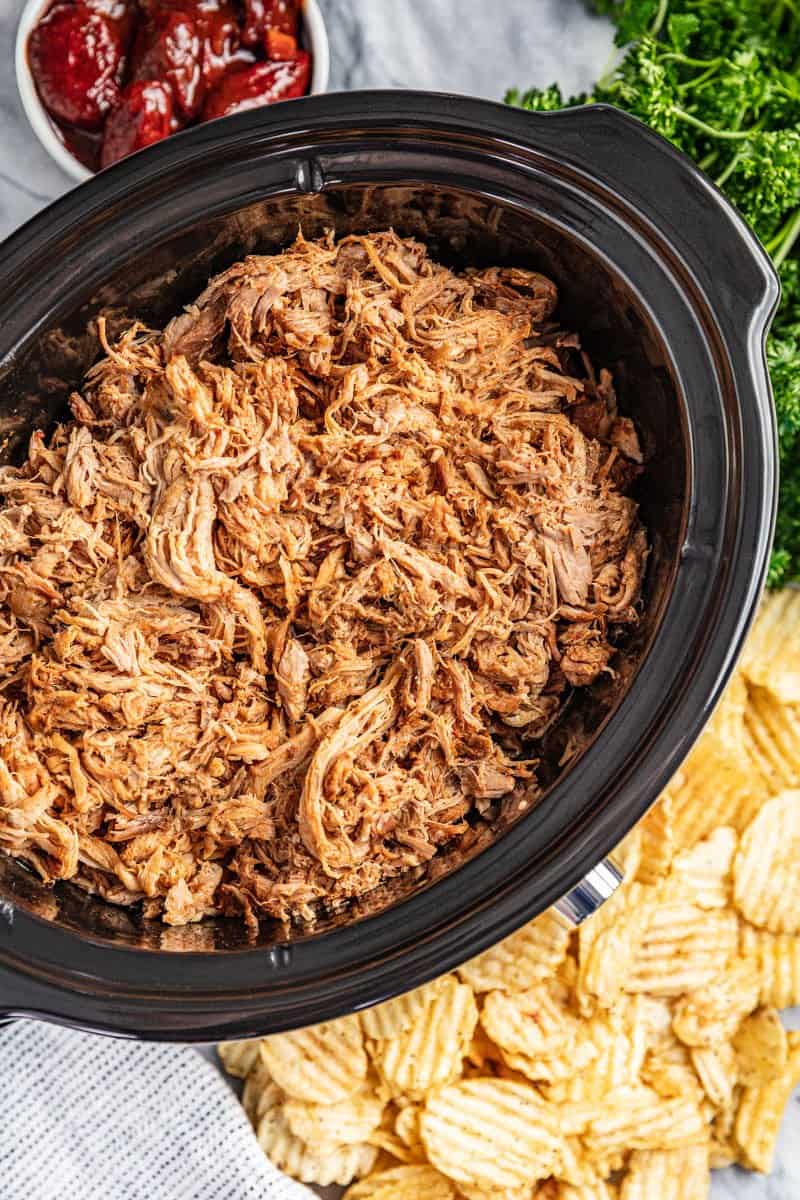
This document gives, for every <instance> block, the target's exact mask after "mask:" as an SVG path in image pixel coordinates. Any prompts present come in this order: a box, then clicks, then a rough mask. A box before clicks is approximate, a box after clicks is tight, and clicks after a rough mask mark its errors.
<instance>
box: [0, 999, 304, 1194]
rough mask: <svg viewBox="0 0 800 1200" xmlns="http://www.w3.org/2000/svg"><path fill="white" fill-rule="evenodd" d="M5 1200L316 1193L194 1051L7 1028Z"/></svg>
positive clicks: (2, 1123) (1, 1042)
mask: <svg viewBox="0 0 800 1200" xmlns="http://www.w3.org/2000/svg"><path fill="white" fill-rule="evenodd" d="M0 1195H1V1196H2V1200H314V1198H313V1196H312V1193H311V1192H309V1190H308V1188H305V1187H303V1186H302V1185H301V1184H299V1183H295V1182H294V1181H293V1180H291V1179H288V1178H287V1177H286V1176H285V1175H282V1174H281V1173H280V1172H279V1171H277V1170H276V1169H275V1167H273V1166H272V1164H271V1163H270V1162H269V1160H268V1159H267V1158H266V1157H265V1156H264V1154H263V1153H262V1151H261V1149H260V1148H259V1145H258V1143H257V1142H256V1139H255V1137H254V1135H253V1131H252V1129H251V1128H250V1125H249V1123H248V1121H247V1118H246V1116H245V1115H244V1111H243V1110H242V1108H241V1106H240V1104H239V1103H238V1101H237V1099H236V1097H235V1096H234V1095H233V1093H232V1092H231V1090H230V1088H229V1087H228V1086H227V1084H226V1083H225V1081H224V1079H223V1078H222V1077H221V1076H220V1075H219V1074H218V1073H217V1072H216V1071H215V1069H214V1067H213V1066H212V1065H211V1064H210V1063H208V1062H204V1061H203V1060H202V1058H200V1056H199V1055H198V1054H197V1053H196V1052H195V1051H194V1050H192V1049H191V1048H189V1047H183V1046H180V1047H179V1046H160V1045H147V1044H144V1043H141V1042H127V1041H113V1040H111V1039H110V1038H102V1037H94V1036H92V1035H91V1034H86V1033H76V1032H75V1031H74V1030H71V1029H60V1028H58V1027H56V1026H55V1025H45V1024H40V1023H38V1022H36V1021H17V1022H16V1023H14V1024H12V1025H8V1026H6V1027H5V1028H3V1029H0Z"/></svg>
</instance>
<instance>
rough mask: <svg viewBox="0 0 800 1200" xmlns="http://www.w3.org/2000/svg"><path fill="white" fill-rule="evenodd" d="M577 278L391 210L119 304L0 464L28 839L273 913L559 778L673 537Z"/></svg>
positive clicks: (191, 892)
mask: <svg viewBox="0 0 800 1200" xmlns="http://www.w3.org/2000/svg"><path fill="white" fill-rule="evenodd" d="M556 299H557V296H556V289H555V287H554V285H553V284H552V283H551V282H550V281H549V280H548V279H545V278H544V277H543V276H541V275H537V274H535V273H534V272H531V271H527V270H520V269H506V268H493V269H490V270H483V271H466V272H464V273H463V274H460V275H458V274H455V273H453V272H452V271H450V270H448V269H446V268H445V267H443V266H440V265H438V264H437V263H436V262H434V261H433V260H432V259H431V258H430V257H429V256H428V254H427V252H426V249H425V247H424V246H422V245H419V244H417V243H416V242H413V241H404V240H401V239H400V238H399V237H397V236H395V235H394V234H393V233H390V232H387V233H380V234H375V235H372V236H369V237H348V238H344V239H343V240H342V241H340V242H338V243H337V242H335V241H334V240H333V238H332V237H331V238H327V239H323V240H320V241H316V242H306V241H304V240H303V239H302V237H300V238H298V240H297V241H296V243H295V244H294V245H293V246H292V247H291V249H289V250H287V251H286V252H285V253H283V254H278V255H275V256H271V257H252V258H248V259H247V260H246V261H244V262H241V263H238V264H237V265H236V266H234V267H232V268H231V269H230V270H228V271H226V272H225V273H224V274H223V275H220V276H219V277H218V278H216V279H214V280H212V281H211V283H210V284H209V286H208V288H207V289H206V291H205V292H204V293H203V295H202V296H201V297H200V298H199V300H198V301H197V303H196V305H194V306H192V307H190V308H189V309H188V310H187V311H186V312H185V313H184V314H182V315H181V316H179V317H177V318H176V319H175V320H174V321H173V322H172V323H171V324H170V325H169V326H168V327H167V328H166V329H165V330H163V331H160V332H159V331H153V330H149V329H145V328H142V327H140V326H134V327H132V328H129V329H128V330H127V331H126V332H125V333H124V335H123V336H122V337H121V338H120V339H119V340H117V341H116V342H115V343H114V344H113V345H112V344H110V343H109V342H108V341H107V339H106V336H105V330H104V327H103V325H102V322H101V326H100V332H101V337H102V340H103V342H104V347H105V351H106V355H105V357H104V358H103V359H102V361H100V362H98V363H97V365H96V366H95V367H94V368H93V369H92V370H91V372H90V373H89V375H88V377H87V379H86V381H85V386H84V389H83V392H82V394H81V395H74V396H73V397H72V413H73V417H74V419H73V420H72V421H70V422H68V423H66V424H64V425H61V426H59V427H58V428H57V429H56V430H55V432H54V433H53V434H52V436H51V437H50V439H49V440H45V438H44V437H43V436H42V435H41V434H39V433H37V434H34V435H33V437H32V439H31V443H30V448H29V453H28V458H27V461H26V462H25V463H24V465H23V466H21V467H19V468H14V467H4V468H2V470H0V497H2V501H1V503H2V508H0V846H1V847H2V848H3V849H4V850H5V851H7V852H8V853H10V854H13V855H16V856H18V857H20V858H22V859H25V860H27V861H28V862H29V863H30V864H31V865H32V866H33V867H34V868H35V869H36V870H37V871H38V872H39V873H40V874H41V875H42V877H43V878H44V879H46V880H50V879H57V878H58V879H74V880H75V881H76V882H78V883H79V884H80V885H82V886H83V887H85V888H88V889H89V890H91V891H94V892H97V893H99V894H100V895H102V896H104V897H107V898H108V899H109V900H112V901H115V902H117V903H121V904H132V903H135V902H137V901H140V900H141V901H143V902H144V911H145V912H146V913H147V914H148V915H151V916H162V917H163V919H164V920H165V921H167V922H169V923H171V924H176V925H177V924H185V923H186V922H190V921H195V920H198V919H200V918H201V917H203V916H204V915H206V914H209V913H213V912H226V913H239V914H242V915H243V916H244V917H245V918H246V920H247V921H248V922H249V923H250V924H251V925H252V924H253V923H254V922H255V921H256V920H257V919H258V917H259V916H261V915H269V916H273V917H277V918H280V919H284V920H313V919H314V915H315V912H316V911H317V910H318V907H319V902H320V901H322V902H325V903H326V904H327V905H329V906H330V905H334V904H340V903H341V902H343V901H345V900H346V899H348V898H351V897H358V896H360V895H363V894H364V893H366V892H367V891H369V890H370V889H372V888H373V887H375V886H376V885H377V884H379V883H381V882H382V881H384V880H386V879H387V878H389V877H391V876H394V875H397V874H398V873H399V872H401V871H403V870H405V869H407V868H408V867H412V866H418V865H420V864H423V863H425V862H426V861H427V860H429V859H430V858H431V857H432V856H433V855H435V854H436V852H437V850H438V848H439V847H441V846H443V845H444V844H445V843H447V842H449V841H451V840H452V839H454V838H457V837H458V836H459V835H461V834H463V833H465V832H466V831H467V830H468V827H469V819H470V816H471V814H474V813H479V814H486V813H490V812H491V811H492V806H495V807H496V806H498V805H513V806H514V807H515V808H516V809H522V808H524V807H525V806H526V805H528V804H530V803H532V802H533V801H534V800H535V798H536V795H537V780H536V739H537V738H538V737H540V736H541V734H542V733H543V731H544V729H545V728H546V727H547V726H548V725H549V724H550V723H551V722H552V721H553V720H554V718H555V717H556V716H557V714H558V713H559V710H560V708H561V707H562V705H563V703H564V700H565V697H566V694H567V692H568V691H569V688H570V686H584V685H586V684H589V683H591V682H592V681H593V680H594V679H596V678H597V676H598V675H599V674H600V673H601V672H610V671H612V669H613V666H612V664H611V659H612V654H613V650H612V640H613V636H614V632H615V630H616V629H617V628H618V627H621V626H625V625H629V624H631V623H633V622H635V620H636V617H637V606H638V604H639V599H640V590H641V579H642V569H643V563H644V559H645V556H646V539H645V535H644V532H643V529H642V527H641V525H640V523H639V520H638V518H637V509H636V504H635V502H634V501H633V500H632V499H631V498H630V497H629V496H628V495H626V494H625V490H626V488H627V487H629V485H630V482H631V480H632V479H633V477H634V476H635V474H636V472H637V471H638V470H639V469H640V468H639V466H638V464H639V463H640V462H641V459H642V455H641V451H640V449H639V444H638V440H637V436H636V432H635V430H634V428H633V426H632V424H631V422H630V421H628V420H626V419H624V418H621V417H619V416H618V415H617V411H616V401H615V397H614V391H613V387H612V384H611V379H610V376H609V375H608V373H607V372H606V371H600V372H599V374H598V375H595V373H594V371H593V369H592V367H591V365H590V364H589V362H588V360H587V359H586V358H585V357H584V359H583V366H582V367H578V366H576V364H580V363H581V357H580V355H579V353H578V350H577V348H576V347H577V338H576V336H575V335H574V334H569V335H568V334H566V333H562V332H561V331H559V329H558V327H557V325H555V323H554V322H553V320H552V316H553V312H554V309H555V305H556ZM570 366H571V368H572V369H571V370H570ZM610 637H611V639H612V640H610Z"/></svg>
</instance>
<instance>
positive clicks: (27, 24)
mask: <svg viewBox="0 0 800 1200" xmlns="http://www.w3.org/2000/svg"><path fill="white" fill-rule="evenodd" d="M52 4H53V0H28V2H27V4H26V5H25V7H24V8H23V10H22V15H21V17H20V20H19V26H18V28H17V46H16V69H17V87H18V88H19V94H20V97H21V99H22V107H23V108H24V109H25V114H26V116H27V118H28V120H29V121H30V123H31V127H32V128H33V132H34V133H35V134H36V136H37V138H38V139H39V141H40V142H41V143H42V145H43V146H44V148H45V150H46V151H47V153H48V154H49V155H50V157H51V158H52V159H54V160H55V161H56V162H57V163H58V165H59V166H60V167H61V169H62V171H66V173H67V175H69V176H71V177H72V178H73V179H77V180H78V181H79V182H81V183H82V182H83V180H84V179H90V178H91V176H92V172H91V171H90V170H89V168H88V167H85V166H84V165H83V163H82V162H79V161H78V159H77V158H75V157H74V156H73V155H72V154H71V153H70V151H69V150H68V149H67V147H66V146H65V145H64V143H63V141H62V140H61V136H60V134H59V131H58V129H57V127H56V126H55V125H54V123H53V121H52V120H51V118H50V115H49V113H48V112H47V109H46V108H45V107H44V105H43V104H42V102H41V100H40V99H39V93H38V92H37V90H36V84H35V83H34V82H33V75H32V73H31V69H30V65H29V63H28V38H29V37H30V35H31V32H32V30H33V28H34V26H35V25H36V24H37V22H38V21H39V19H40V17H41V16H42V15H43V13H44V12H45V11H46V10H47V9H48V8H50V7H51V5H52ZM303 42H304V44H305V46H306V48H307V49H308V50H310V51H311V56H312V60H313V65H312V71H311V89H310V90H311V91H312V92H324V91H326V90H327V87H328V76H329V73H330V48H329V46H328V34H327V30H326V29H325V22H324V20H323V18H322V13H321V12H320V9H319V5H318V3H317V0H304V4H303Z"/></svg>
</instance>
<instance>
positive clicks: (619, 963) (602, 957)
mask: <svg viewBox="0 0 800 1200" xmlns="http://www.w3.org/2000/svg"><path fill="white" fill-rule="evenodd" d="M659 894H660V893H659V891H658V889H657V888H654V887H646V886H644V885H642V884H638V883H633V884H630V885H628V884H624V885H623V886H622V887H620V888H618V889H617V891H616V892H615V893H614V895H613V896H612V897H611V898H610V899H609V900H607V901H606V903H605V904H604V905H603V906H602V907H601V908H600V909H599V910H598V911H597V912H596V913H595V914H594V915H593V916H592V917H590V918H589V920H587V921H584V923H583V925H581V927H580V929H579V931H578V944H579V973H578V986H577V993H578V1001H579V1004H580V1006H581V1011H582V1012H583V1013H584V1014H586V1015H591V1013H592V1012H593V1011H594V1008H595V1007H596V1006H599V1007H600V1008H610V1007H611V1006H612V1004H614V1003H615V1002H616V1001H617V1000H618V999H619V997H620V994H621V993H622V989H623V987H624V986H625V983H626V980H627V978H628V976H629V974H630V971H631V969H632V968H633V964H634V962H635V961H636V958H637V955H638V953H639V950H640V947H641V945H642V942H643V940H644V936H645V932H646V930H647V929H648V927H649V925H650V921H651V918H652V917H653V916H654V915H655V913H656V905H657V901H658V897H659Z"/></svg>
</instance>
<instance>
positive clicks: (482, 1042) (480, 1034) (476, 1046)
mask: <svg viewBox="0 0 800 1200" xmlns="http://www.w3.org/2000/svg"><path fill="white" fill-rule="evenodd" d="M502 1057H503V1056H502V1054H501V1053H500V1047H499V1046H496V1045H495V1043H494V1042H493V1041H492V1039H491V1038H490V1037H489V1036H488V1034H487V1033H486V1030H485V1029H484V1028H483V1027H482V1026H481V1025H478V1027H477V1028H476V1030H475V1032H474V1034H473V1035H472V1041H471V1042H470V1044H469V1046H468V1047H467V1053H466V1055H465V1058H466V1060H467V1062H468V1063H470V1064H471V1065H472V1066H473V1067H477V1068H478V1070H480V1071H482V1072H483V1073H484V1074H488V1075H490V1074H491V1070H489V1069H488V1066H489V1064H490V1063H498V1062H500V1061H501V1060H502Z"/></svg>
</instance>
